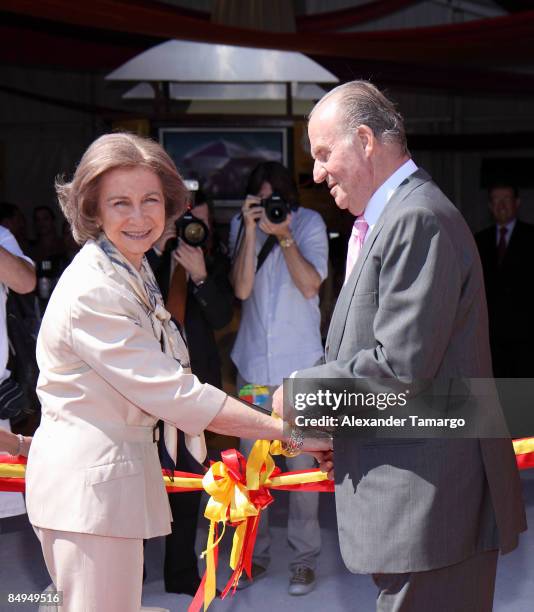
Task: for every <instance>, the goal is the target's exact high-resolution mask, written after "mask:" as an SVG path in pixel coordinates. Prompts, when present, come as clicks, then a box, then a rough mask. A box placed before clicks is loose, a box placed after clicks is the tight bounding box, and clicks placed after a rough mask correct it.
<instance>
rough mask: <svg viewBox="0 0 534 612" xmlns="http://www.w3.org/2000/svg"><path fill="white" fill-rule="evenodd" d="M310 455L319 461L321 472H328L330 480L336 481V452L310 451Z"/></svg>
mask: <svg viewBox="0 0 534 612" xmlns="http://www.w3.org/2000/svg"><path fill="white" fill-rule="evenodd" d="M309 454H310V455H313V456H314V457H315V458H316V459H317V462H318V463H319V468H320V469H321V472H326V473H327V474H328V479H329V480H334V451H333V450H327V451H309Z"/></svg>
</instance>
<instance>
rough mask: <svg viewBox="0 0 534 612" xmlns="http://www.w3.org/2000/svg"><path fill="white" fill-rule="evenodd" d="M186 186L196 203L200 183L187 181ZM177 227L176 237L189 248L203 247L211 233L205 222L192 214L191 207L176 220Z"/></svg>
mask: <svg viewBox="0 0 534 612" xmlns="http://www.w3.org/2000/svg"><path fill="white" fill-rule="evenodd" d="M184 184H185V186H186V188H187V190H188V191H189V193H190V194H191V200H192V201H193V202H194V200H195V197H196V192H197V191H198V181H196V180H187V179H186V180H185V181H184ZM175 225H176V235H177V236H178V237H179V238H181V239H182V240H183V241H184V242H185V243H186V244H188V245H189V246H193V247H198V246H202V245H204V244H205V243H206V242H207V240H208V238H209V234H210V231H209V229H208V226H207V225H206V224H205V223H204V221H202V220H201V219H197V218H196V217H195V215H193V214H192V212H191V207H189V208H188V209H187V210H186V211H185V213H184V214H183V215H182V216H181V217H180V218H179V219H177V220H176V222H175ZM175 242H176V241H175ZM176 246H177V245H176V244H174V245H173V247H172V248H173V249H175V248H176Z"/></svg>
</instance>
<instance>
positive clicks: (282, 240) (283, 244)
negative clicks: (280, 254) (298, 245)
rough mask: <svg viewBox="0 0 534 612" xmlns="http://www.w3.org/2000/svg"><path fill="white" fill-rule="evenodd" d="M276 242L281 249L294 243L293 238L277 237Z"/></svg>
mask: <svg viewBox="0 0 534 612" xmlns="http://www.w3.org/2000/svg"><path fill="white" fill-rule="evenodd" d="M278 244H279V245H280V246H281V247H282V248H283V249H288V248H289V247H290V246H291V245H292V244H295V241H294V240H293V238H278Z"/></svg>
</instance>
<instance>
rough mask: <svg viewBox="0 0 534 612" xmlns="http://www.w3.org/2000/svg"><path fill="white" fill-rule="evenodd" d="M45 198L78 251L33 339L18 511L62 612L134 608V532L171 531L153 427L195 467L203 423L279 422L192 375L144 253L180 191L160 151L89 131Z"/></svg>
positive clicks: (266, 429) (239, 430)
mask: <svg viewBox="0 0 534 612" xmlns="http://www.w3.org/2000/svg"><path fill="white" fill-rule="evenodd" d="M57 192H58V197H59V201H60V204H61V207H62V209H63V212H64V213H65V216H66V217H67V219H68V221H69V222H70V224H71V228H72V232H73V236H74V238H75V239H76V241H77V242H78V243H79V244H83V245H84V246H83V248H82V249H81V251H80V252H79V253H78V255H77V256H76V257H75V258H74V260H73V262H72V264H71V265H70V266H69V267H68V268H67V269H66V271H65V272H64V274H63V275H62V277H61V278H60V280H59V282H58V284H57V286H56V289H55V291H54V293H53V295H52V297H51V299H50V302H49V304H48V308H47V310H46V313H45V316H44V318H43V322H42V326H41V331H40V334H39V339H38V344H37V359H38V364H39V368H40V377H39V382H38V395H39V398H40V401H41V403H42V421H41V425H40V427H39V429H38V430H37V432H36V434H35V436H34V439H33V443H32V446H31V449H30V453H29V459H28V468H27V507H28V515H29V518H30V521H31V523H32V524H33V526H34V527H35V530H36V532H37V534H38V537H39V539H40V541H41V545H42V549H43V554H44V558H45V561H46V565H47V567H48V570H49V572H50V575H51V576H52V579H53V581H54V584H55V586H56V588H57V589H58V590H59V591H63V597H64V604H63V608H62V609H63V610H64V611H65V612H82V611H85V610H91V611H93V610H94V611H97V612H117V611H119V610H120V611H121V612H134V611H136V612H137V611H138V610H139V608H140V605H141V584H142V566H143V561H142V556H143V538H152V537H156V536H162V535H166V534H167V533H169V532H170V512H169V502H168V500H167V496H166V494H165V489H164V486H163V481H162V477H161V469H160V464H159V461H158V455H157V451H156V444H154V439H155V436H154V432H153V430H154V426H155V424H156V422H157V421H158V419H162V420H163V421H165V423H166V424H170V425H172V426H174V427H177V428H179V429H181V430H183V431H184V433H185V434H186V441H187V445H188V448H189V449H190V450H191V452H192V453H193V454H194V455H195V457H196V458H197V459H198V460H203V459H204V455H205V446H204V444H203V442H204V438H203V430H204V429H206V428H208V429H210V430H212V431H215V432H217V433H222V434H228V435H238V436H243V437H250V438H257V437H259V438H268V439H281V440H284V434H283V431H282V423H281V421H277V420H275V419H271V418H270V417H268V416H266V415H263V414H260V413H258V412H256V411H254V410H251V409H250V408H248V407H246V406H244V405H243V404H241V403H240V402H238V401H237V400H235V399H233V398H230V397H228V396H226V395H225V393H223V392H222V391H220V390H219V389H217V388H215V387H213V386H211V385H208V384H201V383H200V382H199V380H198V379H197V378H196V377H195V376H194V375H193V374H191V371H190V368H189V358H188V353H187V348H186V346H185V344H184V342H183V340H182V338H181V336H180V334H179V333H178V331H177V329H176V327H175V326H174V324H173V322H172V321H171V320H170V315H169V314H168V312H167V311H166V310H165V308H164V306H163V303H162V299H161V295H160V292H159V289H158V286H157V284H156V282H155V281H154V277H153V275H152V272H151V271H150V268H149V266H148V265H147V263H146V260H145V258H144V253H145V252H146V251H147V250H148V249H150V248H151V246H152V245H153V243H154V242H155V241H156V240H157V239H158V238H159V237H160V235H161V233H162V232H163V228H164V225H165V218H166V215H167V216H168V215H172V214H173V213H175V212H176V211H177V210H179V209H181V208H182V207H183V205H184V200H185V196H186V191H185V187H184V185H183V182H182V180H181V178H180V176H179V174H178V173H177V171H176V168H175V166H174V164H173V162H172V161H171V159H170V158H169V157H168V155H167V154H166V153H165V151H164V150H163V149H162V148H161V147H160V146H159V145H158V144H156V143H154V142H152V141H150V140H146V139H143V138H139V137H137V136H133V135H130V134H109V135H106V136H102V137H101V138H99V139H98V140H96V141H95V142H94V143H93V144H92V145H91V146H90V147H89V148H88V149H87V151H86V152H85V154H84V156H83V158H82V160H81V162H80V164H79V166H78V168H77V170H76V173H75V175H74V178H73V180H72V182H70V183H59V184H58V185H57ZM173 431H174V432H175V430H174V428H170V427H168V428H167V431H166V435H165V437H166V442H169V441H170V444H171V447H170V450H171V452H173V449H172V435H171V434H172V433H173ZM167 434H168V435H167ZM167 438H169V439H167ZM296 440H297V437H296V436H291V437H290V439H289V441H288V444H289V446H294V445H296V444H295V441H296ZM299 442H302V440H300V441H299ZM310 444H311V445H312V446H314V447H315V448H317V450H321V447H320V445H319V442H317V441H313V442H311V443H310ZM297 445H298V444H297ZM307 445H308V443H307V442H305V443H304V448H306V447H307ZM322 448H324V446H323V447H322ZM174 452H175V449H174Z"/></svg>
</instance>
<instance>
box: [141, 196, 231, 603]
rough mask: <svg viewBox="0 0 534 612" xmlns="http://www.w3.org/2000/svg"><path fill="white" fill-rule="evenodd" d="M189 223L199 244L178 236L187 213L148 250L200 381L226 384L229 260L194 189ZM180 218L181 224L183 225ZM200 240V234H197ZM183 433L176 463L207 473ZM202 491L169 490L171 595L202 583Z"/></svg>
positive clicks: (167, 582) (167, 580)
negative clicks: (220, 336) (220, 342)
mask: <svg viewBox="0 0 534 612" xmlns="http://www.w3.org/2000/svg"><path fill="white" fill-rule="evenodd" d="M189 206H190V211H189V212H190V214H188V215H186V217H185V218H186V219H188V220H189V223H193V224H194V223H196V222H198V221H200V222H201V223H202V224H204V226H205V227H202V225H201V226H200V227H201V229H202V231H205V230H207V232H208V233H207V236H205V240H201V241H200V244H199V245H198V246H194V245H190V244H187V243H186V242H185V240H184V239H183V238H179V237H178V230H179V231H180V234H183V229H181V228H183V220H184V217H183V215H181V214H180V213H178V214H177V215H173V216H172V217H170V218H169V219H168V220H167V222H166V224H165V229H164V231H163V234H162V235H161V238H160V239H159V240H158V241H157V242H156V243H155V244H154V246H153V248H152V249H151V250H150V251H148V253H147V260H148V262H149V264H150V266H151V267H152V270H153V271H154V273H155V276H156V280H157V281H158V284H159V287H160V289H161V293H162V295H163V299H164V300H165V305H166V307H167V310H169V312H170V313H171V315H172V316H173V318H174V320H175V321H176V322H177V323H179V324H180V326H181V328H182V330H183V331H184V333H185V337H186V340H187V345H188V349H189V356H190V358H191V371H192V372H193V374H196V376H197V377H198V379H199V380H200V382H203V383H209V384H211V385H213V386H215V387H218V388H222V381H221V363H220V358H219V352H218V349H217V345H216V342H215V334H214V331H215V330H219V329H222V328H223V327H225V326H226V325H227V324H228V323H229V322H230V321H231V319H232V307H233V302H234V295H233V291H232V287H231V286H230V284H229V282H228V272H229V269H230V263H229V261H228V257H227V256H226V253H225V251H224V250H223V248H222V246H221V244H220V243H219V241H218V239H217V236H216V234H215V233H214V231H213V216H212V211H211V204H210V203H208V201H207V199H206V197H205V195H204V193H203V192H201V191H198V192H196V193H195V192H193V193H192V194H191V200H190V205H189ZM180 220H182V223H180ZM199 237H200V238H201V237H202V236H199ZM182 437H183V436H182V435H180V439H179V442H178V444H179V446H180V448H181V449H182V452H181V453H180V454H179V456H178V463H177V465H176V467H177V469H178V470H181V471H184V472H192V473H194V474H196V473H203V471H204V470H203V466H201V465H199V463H198V462H197V461H196V460H195V458H194V457H193V456H192V455H191V454H190V453H189V452H188V451H187V449H186V448H185V445H184V444H183V440H182V439H181V438H182ZM159 452H160V459H161V464H162V466H163V467H164V468H168V469H169V468H171V467H172V465H170V464H169V460H168V457H167V453H166V452H165V445H164V444H163V443H162V438H161V437H160V443H159ZM200 498H201V492H200V491H191V492H188V493H184V494H180V495H175V494H169V503H170V506H171V511H172V517H173V522H172V525H171V528H172V532H171V533H170V534H169V535H167V536H166V540H165V563H164V574H163V576H164V581H165V590H166V591H167V592H170V593H186V594H189V595H191V596H192V595H194V594H195V593H196V591H197V589H198V586H199V584H200V576H199V573H198V566H197V555H196V554H195V536H196V532H197V521H198V511H199V506H200Z"/></svg>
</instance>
